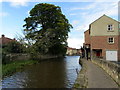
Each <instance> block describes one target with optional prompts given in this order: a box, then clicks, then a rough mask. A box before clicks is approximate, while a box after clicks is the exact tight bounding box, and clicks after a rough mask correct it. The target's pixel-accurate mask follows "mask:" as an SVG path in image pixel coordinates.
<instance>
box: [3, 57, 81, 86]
mask: <svg viewBox="0 0 120 90" xmlns="http://www.w3.org/2000/svg"><path fill="white" fill-rule="evenodd" d="M80 69H81V66H80V65H79V56H66V57H65V58H63V59H61V58H58V59H50V60H44V61H42V62H40V63H38V64H34V65H29V66H27V67H25V69H24V71H19V72H16V73H14V74H13V75H11V76H9V77H6V78H4V79H3V80H2V86H3V88H13V87H14V88H72V86H73V84H74V83H75V80H76V78H77V71H78V72H79V71H80Z"/></svg>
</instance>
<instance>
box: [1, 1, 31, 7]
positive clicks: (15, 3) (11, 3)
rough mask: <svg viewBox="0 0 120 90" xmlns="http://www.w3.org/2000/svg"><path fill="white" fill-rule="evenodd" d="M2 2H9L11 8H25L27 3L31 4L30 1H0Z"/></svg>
mask: <svg viewBox="0 0 120 90" xmlns="http://www.w3.org/2000/svg"><path fill="white" fill-rule="evenodd" d="M0 2H1V1H0ZM2 2H10V5H11V6H13V7H18V6H27V2H31V0H2Z"/></svg>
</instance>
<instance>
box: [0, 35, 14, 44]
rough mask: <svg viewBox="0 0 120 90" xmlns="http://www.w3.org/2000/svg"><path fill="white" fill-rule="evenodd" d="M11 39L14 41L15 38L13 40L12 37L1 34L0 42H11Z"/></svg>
mask: <svg viewBox="0 0 120 90" xmlns="http://www.w3.org/2000/svg"><path fill="white" fill-rule="evenodd" d="M11 41H15V40H14V39H10V38H7V37H5V36H3V37H1V38H0V44H7V43H9V42H11Z"/></svg>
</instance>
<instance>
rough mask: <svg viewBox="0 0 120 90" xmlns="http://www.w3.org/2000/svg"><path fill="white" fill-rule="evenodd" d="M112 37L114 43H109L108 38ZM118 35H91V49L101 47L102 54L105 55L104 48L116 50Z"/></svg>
mask: <svg viewBox="0 0 120 90" xmlns="http://www.w3.org/2000/svg"><path fill="white" fill-rule="evenodd" d="M109 37H114V43H113V44H109V43H108V38H109ZM118 45H119V43H118V36H91V50H92V49H102V56H103V57H104V58H105V57H106V50H118Z"/></svg>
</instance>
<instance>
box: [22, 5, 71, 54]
mask: <svg viewBox="0 0 120 90" xmlns="http://www.w3.org/2000/svg"><path fill="white" fill-rule="evenodd" d="M29 14H30V16H29V17H27V18H25V20H24V21H25V25H24V27H25V29H24V32H25V38H26V40H28V42H29V45H30V46H29V47H30V51H31V53H40V54H51V55H65V54H66V47H67V38H68V32H70V28H72V26H71V25H70V24H69V22H68V19H66V17H65V15H63V14H62V11H61V8H60V7H59V6H55V5H53V4H47V3H40V4H37V5H35V7H34V8H33V9H32V10H31V11H30V13H29ZM31 47H32V48H31Z"/></svg>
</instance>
